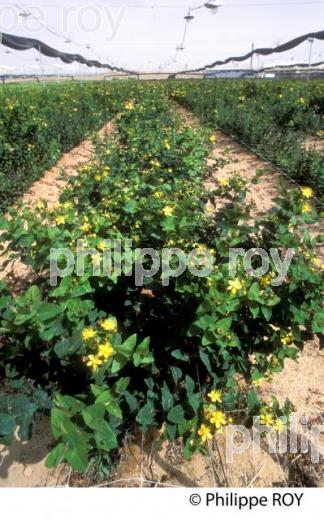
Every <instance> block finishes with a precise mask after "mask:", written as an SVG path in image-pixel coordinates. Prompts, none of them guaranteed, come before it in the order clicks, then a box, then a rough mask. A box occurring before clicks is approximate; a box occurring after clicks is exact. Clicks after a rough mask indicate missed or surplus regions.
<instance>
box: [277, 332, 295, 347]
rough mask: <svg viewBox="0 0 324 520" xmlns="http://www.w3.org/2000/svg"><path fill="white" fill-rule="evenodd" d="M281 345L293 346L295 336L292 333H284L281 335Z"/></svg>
mask: <svg viewBox="0 0 324 520" xmlns="http://www.w3.org/2000/svg"><path fill="white" fill-rule="evenodd" d="M280 338H281V343H282V344H283V345H285V346H286V345H291V344H292V343H293V342H294V339H295V338H294V335H293V333H292V332H282V333H281V334H280Z"/></svg>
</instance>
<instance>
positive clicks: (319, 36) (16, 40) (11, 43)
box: [0, 31, 324, 74]
mask: <svg viewBox="0 0 324 520" xmlns="http://www.w3.org/2000/svg"><path fill="white" fill-rule="evenodd" d="M310 38H312V39H316V40H324V31H319V32H311V33H308V34H304V35H303V36H299V37H298V38H294V39H293V40H290V41H288V42H286V43H283V44H282V45H278V46H277V47H268V48H259V49H254V50H253V51H251V52H248V53H247V54H244V55H242V56H232V57H230V58H227V59H226V60H216V61H214V62H213V63H210V64H208V65H204V66H203V67H200V68H197V69H190V70H182V71H179V72H177V73H176V74H185V73H188V72H202V71H205V70H207V69H212V68H214V67H216V66H218V65H227V64H228V63H230V62H232V61H236V62H243V61H245V60H248V59H249V58H251V57H252V56H254V55H259V56H269V55H271V54H278V53H282V52H286V51H289V50H291V49H294V48H295V47H298V45H300V44H302V43H304V42H305V41H307V40H309V39H310ZM1 43H2V45H5V46H6V47H9V48H11V49H14V50H16V51H25V50H29V49H35V50H37V51H38V52H40V53H41V54H43V55H44V56H47V57H49V58H58V59H60V60H61V61H62V62H63V63H67V64H71V63H75V62H76V63H80V64H82V65H87V66H88V67H96V68H98V69H109V70H113V71H117V72H121V73H125V74H138V72H136V71H134V70H128V69H124V68H122V67H114V66H112V65H110V64H109V63H101V62H99V61H97V60H88V59H86V58H84V57H83V56H81V55H80V54H69V53H66V52H61V51H59V50H57V49H54V48H53V47H50V46H49V45H47V44H46V43H43V42H42V41H40V40H37V39H34V38H25V37H23V36H15V35H13V34H7V33H0V44H1ZM321 64H322V62H318V63H314V64H312V66H316V65H321ZM293 66H301V67H302V66H306V65H305V64H299V65H298V64H295V65H291V67H293Z"/></svg>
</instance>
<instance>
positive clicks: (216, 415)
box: [210, 411, 226, 430]
mask: <svg viewBox="0 0 324 520" xmlns="http://www.w3.org/2000/svg"><path fill="white" fill-rule="evenodd" d="M210 423H211V424H214V425H215V428H216V430H219V429H220V428H221V427H222V426H225V425H226V417H225V414H224V413H223V412H219V411H218V412H213V413H212V416H211V419H210Z"/></svg>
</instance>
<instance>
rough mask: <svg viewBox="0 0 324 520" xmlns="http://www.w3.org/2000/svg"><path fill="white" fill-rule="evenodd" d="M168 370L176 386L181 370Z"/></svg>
mask: <svg viewBox="0 0 324 520" xmlns="http://www.w3.org/2000/svg"><path fill="white" fill-rule="evenodd" d="M170 370H171V374H172V377H173V380H174V382H175V384H176V385H177V384H178V382H179V381H180V379H181V377H182V370H181V368H178V367H170Z"/></svg>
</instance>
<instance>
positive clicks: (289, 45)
mask: <svg viewBox="0 0 324 520" xmlns="http://www.w3.org/2000/svg"><path fill="white" fill-rule="evenodd" d="M310 38H313V39H315V40H324V31H318V32H311V33H308V34H304V35H303V36H299V37H298V38H294V39H293V40H290V41H288V42H286V43H283V44H282V45H278V46H277V47H267V48H262V47H261V48H259V49H254V50H253V51H250V52H248V53H247V54H244V55H243V56H231V57H230V58H227V59H226V60H217V61H214V62H213V63H209V64H208V65H204V66H203V67H200V68H198V69H191V70H186V71H181V73H182V74H183V73H184V72H202V71H204V70H207V69H212V68H214V67H217V66H218V65H227V64H228V63H230V62H231V61H237V62H242V61H245V60H248V59H250V58H252V56H255V55H259V56H270V54H279V53H281V52H286V51H289V50H291V49H294V48H295V47H298V45H301V44H302V43H304V42H305V41H307V40H309V39H310Z"/></svg>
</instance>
